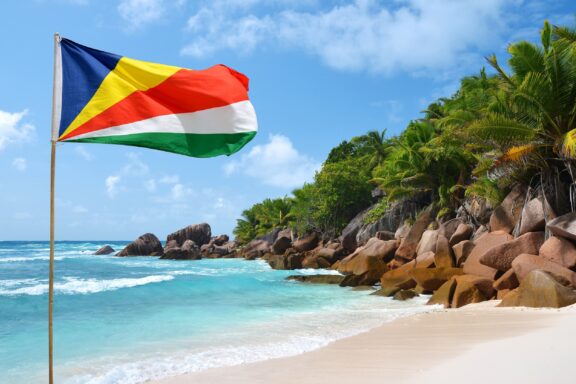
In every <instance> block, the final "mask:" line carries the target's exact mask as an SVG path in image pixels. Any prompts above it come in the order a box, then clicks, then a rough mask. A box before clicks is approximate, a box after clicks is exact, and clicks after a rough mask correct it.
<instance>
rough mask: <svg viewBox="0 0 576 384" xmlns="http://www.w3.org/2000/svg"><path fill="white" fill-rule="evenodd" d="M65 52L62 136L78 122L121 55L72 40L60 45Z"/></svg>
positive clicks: (63, 56) (60, 132)
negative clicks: (75, 121)
mask: <svg viewBox="0 0 576 384" xmlns="http://www.w3.org/2000/svg"><path fill="white" fill-rule="evenodd" d="M60 44H61V45H60V46H61V50H62V114H61V117H60V129H59V133H58V136H61V135H62V134H63V133H64V131H65V130H66V128H67V127H68V126H69V125H70V124H71V123H72V121H74V119H75V118H76V116H78V114H79V113H80V112H81V111H82V109H84V106H85V105H86V104H87V103H88V102H89V101H90V99H92V96H93V95H94V93H96V91H97V90H98V88H99V87H100V84H101V83H102V81H103V80H104V78H105V77H106V76H107V75H108V73H109V72H110V71H111V70H113V69H114V68H115V67H116V64H118V61H119V60H120V59H121V58H122V57H121V56H118V55H115V54H113V53H108V52H103V51H99V50H97V49H93V48H89V47H85V46H83V45H80V44H78V43H75V42H73V41H71V40H68V39H62V41H61V42H60Z"/></svg>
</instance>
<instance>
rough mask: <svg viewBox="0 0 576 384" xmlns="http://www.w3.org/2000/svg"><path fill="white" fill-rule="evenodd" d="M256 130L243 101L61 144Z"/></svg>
mask: <svg viewBox="0 0 576 384" xmlns="http://www.w3.org/2000/svg"><path fill="white" fill-rule="evenodd" d="M257 130H258V122H257V120H256V112H255V111H254V107H253V106H252V103H250V101H248V100H245V101H240V102H238V103H233V104H229V105H226V106H224V107H218V108H211V109H205V110H202V111H198V112H190V113H180V114H173V115H164V116H157V117H152V118H150V119H146V120H140V121H136V122H134V123H129V124H124V125H118V126H115V127H110V128H105V129H101V130H99V131H95V132H88V133H84V134H82V135H78V136H73V137H70V138H69V139H64V140H63V141H66V140H79V139H86V138H90V137H107V136H123V135H131V134H138V133H186V134H216V133H220V134H222V133H223V134H233V133H246V132H254V131H257Z"/></svg>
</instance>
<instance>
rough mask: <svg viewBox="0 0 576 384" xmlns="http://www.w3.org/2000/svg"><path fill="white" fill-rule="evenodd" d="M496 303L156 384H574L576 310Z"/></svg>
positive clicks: (393, 324)
mask: <svg viewBox="0 0 576 384" xmlns="http://www.w3.org/2000/svg"><path fill="white" fill-rule="evenodd" d="M497 303H498V301H495V300H493V301H489V302H485V303H481V304H473V305H469V306H466V307H463V308H460V309H457V310H445V311H440V312H432V313H425V314H419V315H414V316H410V317H407V318H401V319H397V320H395V321H392V322H390V323H387V324H384V325H382V326H381V327H378V328H376V329H373V330H371V331H369V332H366V333H363V334H360V335H357V336H353V337H350V338H346V339H341V340H338V341H336V342H334V343H331V344H329V345H328V346H326V347H324V348H321V349H318V350H315V351H312V352H308V353H304V354H302V355H298V356H294V357H288V358H280V359H274V360H267V361H263V362H258V363H252V364H245V365H239V366H233V367H226V368H217V369H211V370H207V371H203V372H199V373H194V374H189V375H183V376H178V377H173V378H169V379H165V380H161V381H158V382H156V383H157V384H160V383H161V384H184V383H202V384H228V383H230V384H232V383H234V384H259V383H262V384H264V383H266V384H270V383H273V384H292V383H294V384H295V383H299V384H320V383H331V384H338V383H342V384H344V383H346V384H349V383H363V384H370V383H374V384H376V383H379V384H380V383H414V384H415V383H442V384H446V383H456V382H466V383H467V384H472V383H486V382H490V383H519V382H522V383H545V382H555V381H556V382H562V383H568V382H571V380H573V376H574V370H573V367H572V366H571V361H572V360H573V347H574V340H575V339H574V336H573V332H574V329H576V305H573V306H570V307H566V308H564V309H560V310H558V309H532V308H497V307H494V306H495V305H496V304H497Z"/></svg>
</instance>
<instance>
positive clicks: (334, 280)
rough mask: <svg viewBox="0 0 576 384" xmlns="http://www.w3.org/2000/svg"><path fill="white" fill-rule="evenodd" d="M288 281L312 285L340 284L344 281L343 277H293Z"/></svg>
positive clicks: (288, 278)
mask: <svg viewBox="0 0 576 384" xmlns="http://www.w3.org/2000/svg"><path fill="white" fill-rule="evenodd" d="M286 280H294V281H299V282H301V283H311V284H340V283H341V282H342V280H344V276H342V275H292V276H288V277H287V278H286Z"/></svg>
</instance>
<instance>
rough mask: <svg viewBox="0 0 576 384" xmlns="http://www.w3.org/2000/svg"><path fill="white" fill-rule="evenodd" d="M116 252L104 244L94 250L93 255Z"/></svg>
mask: <svg viewBox="0 0 576 384" xmlns="http://www.w3.org/2000/svg"><path fill="white" fill-rule="evenodd" d="M114 252H116V251H115V250H114V248H112V247H111V246H109V245H105V246H103V247H102V248H100V249H99V250H97V251H96V252H94V254H95V255H109V254H111V253H114Z"/></svg>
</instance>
